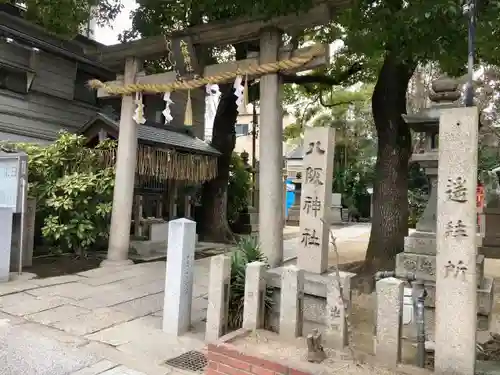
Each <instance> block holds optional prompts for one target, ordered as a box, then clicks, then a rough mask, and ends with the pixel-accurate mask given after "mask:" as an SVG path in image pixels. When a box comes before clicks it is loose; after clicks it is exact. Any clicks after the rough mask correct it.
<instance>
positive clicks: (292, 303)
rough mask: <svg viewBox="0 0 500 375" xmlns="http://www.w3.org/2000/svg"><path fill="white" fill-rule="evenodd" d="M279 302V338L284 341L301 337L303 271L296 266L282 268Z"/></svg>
mask: <svg viewBox="0 0 500 375" xmlns="http://www.w3.org/2000/svg"><path fill="white" fill-rule="evenodd" d="M280 302H281V304H280V328H279V334H280V336H281V337H283V338H286V339H294V338H296V337H300V336H302V325H303V305H304V270H301V269H299V268H297V267H296V266H287V267H283V271H282V274H281V298H280Z"/></svg>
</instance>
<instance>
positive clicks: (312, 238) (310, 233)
mask: <svg viewBox="0 0 500 375" xmlns="http://www.w3.org/2000/svg"><path fill="white" fill-rule="evenodd" d="M301 243H303V244H304V246H305V247H307V246H309V245H312V246H319V245H320V243H319V237H318V235H317V234H316V229H313V230H311V229H307V228H306V229H304V233H302V241H301Z"/></svg>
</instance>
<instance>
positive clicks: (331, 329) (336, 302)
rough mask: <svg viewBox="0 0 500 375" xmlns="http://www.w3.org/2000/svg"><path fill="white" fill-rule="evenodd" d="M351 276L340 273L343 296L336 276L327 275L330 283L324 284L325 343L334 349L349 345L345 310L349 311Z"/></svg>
mask: <svg viewBox="0 0 500 375" xmlns="http://www.w3.org/2000/svg"><path fill="white" fill-rule="evenodd" d="M352 276H354V274H351V273H347V272H340V278H341V279H340V282H341V286H342V293H343V295H341V294H340V290H339V287H338V281H337V275H336V274H334V273H332V274H330V275H328V278H329V279H330V281H329V282H328V284H326V314H325V318H326V330H325V342H326V344H327V345H329V346H333V347H334V348H336V349H343V348H344V347H346V346H347V345H348V344H349V337H348V329H347V320H346V310H347V312H349V311H350V302H351V278H352ZM344 304H347V306H344Z"/></svg>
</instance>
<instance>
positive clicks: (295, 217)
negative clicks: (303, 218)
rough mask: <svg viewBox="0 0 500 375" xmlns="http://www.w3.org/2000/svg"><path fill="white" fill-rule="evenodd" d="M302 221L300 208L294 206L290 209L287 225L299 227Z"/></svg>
mask: <svg viewBox="0 0 500 375" xmlns="http://www.w3.org/2000/svg"><path fill="white" fill-rule="evenodd" d="M299 221H300V206H298V205H295V204H294V205H293V206H292V207H290V208H289V209H288V216H287V218H286V225H290V226H297V227H298V226H299V225H300V224H299Z"/></svg>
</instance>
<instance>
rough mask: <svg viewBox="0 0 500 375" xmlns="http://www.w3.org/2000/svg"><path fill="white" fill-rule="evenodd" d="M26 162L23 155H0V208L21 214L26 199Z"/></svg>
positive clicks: (25, 156) (25, 157)
mask: <svg viewBox="0 0 500 375" xmlns="http://www.w3.org/2000/svg"><path fill="white" fill-rule="evenodd" d="M27 162H28V156H27V155H26V154H25V153H17V152H16V153H0V207H2V208H10V209H12V211H13V212H21V210H22V199H24V197H26V191H25V189H26V188H27ZM23 190H24V191H23Z"/></svg>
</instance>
